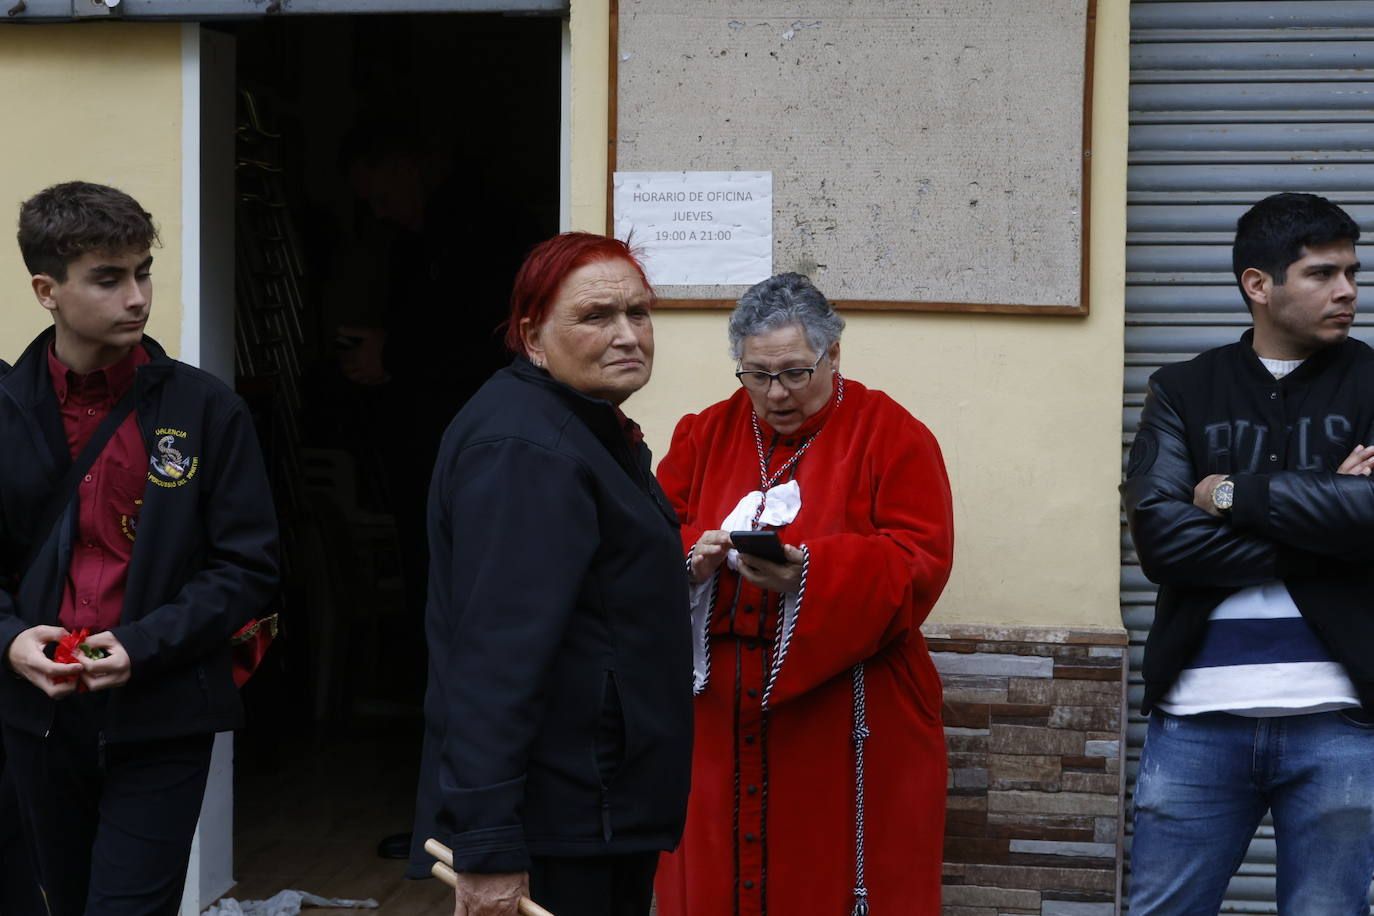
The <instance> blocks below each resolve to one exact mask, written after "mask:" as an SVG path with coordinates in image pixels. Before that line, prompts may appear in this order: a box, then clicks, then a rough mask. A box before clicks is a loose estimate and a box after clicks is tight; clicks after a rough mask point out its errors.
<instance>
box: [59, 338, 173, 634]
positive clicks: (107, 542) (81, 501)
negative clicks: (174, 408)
mask: <svg viewBox="0 0 1374 916" xmlns="http://www.w3.org/2000/svg"><path fill="white" fill-rule="evenodd" d="M148 361H149V357H148V353H147V351H146V350H144V349H143V347H142V346H137V347H134V348H133V350H132V351H130V353H129V355H128V356H126V357H124V359H122V360H120V361H119V362H117V363H115V364H114V365H113V366H109V367H107V368H105V369H97V370H96V371H94V372H91V373H89V374H87V375H78V374H77V373H75V372H73V371H72V370H71V369H68V368H67V367H66V366H65V365H63V364H62V362H61V361H59V360H58V358H57V354H56V353H55V352H54V351H53V350H51V349H50V350H49V351H48V371H49V373H50V374H51V376H52V385H53V390H54V391H55V392H56V394H57V403H58V407H59V409H60V410H61V413H62V427H63V429H64V430H65V431H66V434H67V447H68V448H69V449H71V453H72V458H73V459H74V458H75V457H76V456H77V455H78V454H80V453H81V450H82V449H83V448H85V446H86V443H87V442H89V441H90V438H91V436H92V435H94V434H95V431H96V428H97V427H99V426H100V424H101V422H102V421H103V420H104V419H105V417H106V416H107V415H108V414H109V412H110V411H111V410H112V409H113V408H114V406H115V404H116V403H118V401H119V399H120V398H121V397H123V396H124V393H125V392H126V391H128V390H129V386H130V385H132V384H133V383H134V373H135V370H137V369H138V367H139V366H142V365H143V364H145V363H147V362H148ZM147 476H148V449H147V447H146V446H145V445H144V443H143V436H142V435H141V434H140V432H139V429H138V418H137V415H136V414H135V413H130V414H129V416H128V417H127V418H125V420H124V422H123V423H121V424H120V425H119V428H118V429H116V430H115V433H114V435H113V436H111V437H110V441H109V443H107V444H106V446H105V448H104V450H103V451H101V453H100V456H99V457H98V458H96V460H95V463H94V464H92V465H91V469H90V470H89V471H88V472H87V473H86V475H85V477H84V478H83V479H82V480H81V483H80V485H79V486H78V487H77V491H76V492H77V512H78V516H77V530H76V541H75V543H74V544H73V549H72V562H71V568H70V569H68V570H67V582H66V586H65V588H64V589H63V592H62V606H61V609H60V610H59V611H58V620H59V621H60V622H61V624H62V626H64V627H66V628H67V629H68V630H78V629H81V628H82V627H85V628H87V629H89V630H90V631H91V632H93V633H98V632H100V631H101V630H108V629H111V628H112V627H114V626H115V625H117V624H118V623H119V618H120V615H121V613H122V612H123V609H124V586H125V583H126V582H127V581H128V578H129V558H130V557H131V556H133V552H134V538H135V536H136V535H137V534H138V513H139V509H140V508H141V507H142V505H143V488H144V486H145V484H146V482H147Z"/></svg>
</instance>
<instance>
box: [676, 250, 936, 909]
mask: <svg viewBox="0 0 1374 916" xmlns="http://www.w3.org/2000/svg"><path fill="white" fill-rule="evenodd" d="M843 328H844V320H843V319H842V318H841V317H840V316H839V315H838V314H836V313H835V311H834V309H833V308H832V307H831V306H830V303H829V302H828V301H827V300H826V298H825V297H824V296H823V295H822V294H821V293H820V292H819V291H818V290H817V289H816V288H815V287H814V286H812V285H811V283H810V281H808V280H807V279H806V278H805V277H802V276H800V275H798V274H780V275H778V276H776V277H772V278H771V279H768V280H765V281H763V282H762V283H759V284H757V285H756V286H754V287H753V288H752V289H750V290H749V291H748V292H747V293H745V295H744V296H743V297H742V298H741V299H740V302H739V305H738V307H737V308H736V309H735V312H734V314H733V315H732V316H731V319H730V343H731V348H732V352H733V354H734V356H735V358H736V359H737V360H738V363H739V365H738V368H739V370H740V371H739V372H737V373H736V374H737V375H738V376H739V379H740V382H741V390H740V391H738V392H736V393H735V395H734V396H733V397H731V398H728V399H727V400H724V401H721V402H720V403H718V404H715V405H712V406H711V407H708V408H707V409H706V410H704V411H702V412H701V413H699V414H692V415H688V416H686V417H684V418H683V419H682V420H681V421H680V422H679V423H678V426H677V429H676V431H675V432H674V434H673V441H672V445H671V447H670V448H669V451H668V454H667V455H666V456H665V457H664V458H663V461H662V463H661V464H660V465H659V469H658V475H659V480H660V483H661V484H662V485H663V489H664V491H665V492H666V493H667V495H668V498H669V499H670V500H671V501H672V503H673V506H674V508H675V509H676V510H677V513H678V515H679V517H680V518H681V520H682V538H683V547H684V550H685V551H686V553H687V556H688V563H689V566H690V572H691V578H692V583H693V595H692V598H693V603H692V624H693V629H694V644H695V677H694V685H693V686H694V692H695V693H696V694H697V698H696V738H695V746H694V751H693V761H692V792H691V796H690V799H689V801H688V813H687V830H686V834H685V835H684V837H683V840H682V845H681V846H680V847H679V848H678V850H677V851H676V852H675V853H672V854H670V855H665V857H664V859H663V861H662V863H661V865H660V867H659V872H658V880H657V884H656V892H657V896H658V912H659V914H660V916H765V914H767V913H769V912H770V911H771V912H772V913H774V914H778V916H784V914H785V916H845V914H855V916H864V914H867V913H869V912H870V911H871V912H872V913H873V916H912V914H922V916H926V914H928V916H937V914H939V912H940V862H941V848H942V845H943V842H942V841H943V835H944V813H945V779H946V762H945V743H944V732H943V728H942V726H941V722H940V680H939V676H938V675H937V673H936V671H935V666H934V664H933V663H932V662H931V659H930V654H929V652H928V651H927V649H926V645H925V640H924V639H922V637H921V633H920V630H919V627H920V625H921V622H922V621H923V620H925V618H926V615H927V614H929V613H930V610H931V608H932V607H933V606H934V604H935V601H936V599H937V598H939V597H940V592H941V590H942V589H943V588H944V585H945V581H946V580H947V579H948V577H949V569H950V562H951V560H952V556H953V520H952V516H951V506H950V492H949V481H948V478H947V477H946V475H945V468H944V462H943V460H942V459H941V456H940V448H939V445H938V444H937V443H936V441H935V437H934V436H932V435H931V433H930V431H929V430H927V429H926V428H925V426H923V425H922V424H921V423H920V422H919V421H917V420H916V419H915V418H913V417H912V416H911V415H910V414H909V413H907V411H906V410H904V409H903V408H902V407H901V406H900V405H899V404H897V403H896V402H895V401H893V400H892V399H891V398H889V397H888V396H887V395H885V394H883V393H882V392H880V391H875V390H870V389H868V388H865V387H864V386H863V385H861V384H859V383H858V382H855V381H853V380H849V379H845V378H844V377H843V376H841V375H840V343H839V338H840V332H841V331H842V330H843ZM750 528H759V529H771V530H775V531H777V533H778V535H779V536H780V538H781V540H782V542H783V544H784V545H785V546H784V551H785V553H786V557H787V562H786V563H771V562H768V561H767V560H763V559H760V558H757V557H754V556H748V555H745V554H742V553H738V552H736V551H733V550H731V549H730V538H729V533H728V532H729V531H731V530H736V531H737V530H741V529H750Z"/></svg>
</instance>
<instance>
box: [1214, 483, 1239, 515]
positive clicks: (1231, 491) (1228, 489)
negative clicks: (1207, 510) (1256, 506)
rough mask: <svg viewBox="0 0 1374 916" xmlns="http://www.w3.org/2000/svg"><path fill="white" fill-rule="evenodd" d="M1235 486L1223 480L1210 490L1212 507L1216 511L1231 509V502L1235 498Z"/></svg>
mask: <svg viewBox="0 0 1374 916" xmlns="http://www.w3.org/2000/svg"><path fill="white" fill-rule="evenodd" d="M1235 490H1236V485H1235V484H1234V483H1232V482H1231V481H1229V480H1223V481H1222V482H1221V483H1219V484H1217V485H1216V487H1214V488H1213V489H1212V505H1214V506H1216V507H1217V508H1218V509H1229V508H1231V500H1232V499H1233V498H1234V497H1235Z"/></svg>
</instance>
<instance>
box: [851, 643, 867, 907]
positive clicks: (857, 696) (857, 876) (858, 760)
mask: <svg viewBox="0 0 1374 916" xmlns="http://www.w3.org/2000/svg"><path fill="white" fill-rule="evenodd" d="M851 673H852V676H853V691H854V734H853V740H854V909H853V911H852V913H851V916H868V886H867V884H866V883H865V880H864V744H865V742H867V741H868V737H869V731H868V697H867V694H866V693H865V690H864V665H863V664H862V663H860V664H857V665H855V666H854V667H853V669H852V671H851Z"/></svg>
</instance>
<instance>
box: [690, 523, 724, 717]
mask: <svg viewBox="0 0 1374 916" xmlns="http://www.w3.org/2000/svg"><path fill="white" fill-rule="evenodd" d="M696 552H697V545H695V544H693V545H692V549H691V550H689V551H687V580H688V581H689V582H690V581H691V579H692V556H693V555H694V554H695V553H696ZM719 593H720V570H719V569H717V570H716V571H715V572H713V573H712V574H711V594H710V596H709V597H708V598H707V599H706V610H705V612H704V615H703V616H704V617H705V621H704V622H703V625H702V627H701V634H700V637H699V638H700V639H701V642H702V646H701V649H702V656H701V657H702V672H701V683H700V684H698V683H697V676H696V671H695V670H693V671H692V696H694V697H699V696H701V695H702V694H703V693H705V692H706V685H707V684H709V683H711V612H712V611H713V610H714V609H715V606H716V598H717V597H718V596H719ZM694 635H695V634H694ZM694 667H695V666H694Z"/></svg>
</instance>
